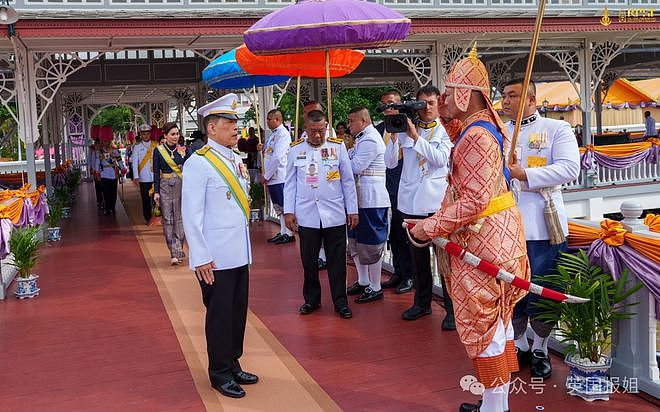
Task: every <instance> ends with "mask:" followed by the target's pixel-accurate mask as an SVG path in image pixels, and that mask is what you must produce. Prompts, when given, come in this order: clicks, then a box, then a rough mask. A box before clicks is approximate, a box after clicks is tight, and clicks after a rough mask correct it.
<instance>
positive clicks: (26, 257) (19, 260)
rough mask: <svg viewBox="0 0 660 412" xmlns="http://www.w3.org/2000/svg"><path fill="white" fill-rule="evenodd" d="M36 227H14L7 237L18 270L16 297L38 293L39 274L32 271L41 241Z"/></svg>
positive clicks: (29, 296)
mask: <svg viewBox="0 0 660 412" xmlns="http://www.w3.org/2000/svg"><path fill="white" fill-rule="evenodd" d="M38 231H39V228H38V227H34V226H27V227H19V228H15V229H14V231H13V232H12V234H11V238H10V239H9V250H10V252H11V253H12V255H13V262H12V263H10V265H12V266H14V267H15V268H16V270H17V271H18V277H17V278H16V292H15V294H16V297H17V298H19V299H25V298H33V297H35V296H37V295H39V285H38V283H37V281H38V279H39V276H38V275H35V274H33V273H32V269H33V268H34V265H36V264H37V259H38V257H39V247H41V245H42V244H43V241H42V240H41V239H40V238H39V237H38V236H37V232H38Z"/></svg>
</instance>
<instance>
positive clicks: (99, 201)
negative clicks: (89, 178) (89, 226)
mask: <svg viewBox="0 0 660 412" xmlns="http://www.w3.org/2000/svg"><path fill="white" fill-rule="evenodd" d="M94 190H95V191H96V205H97V206H99V207H103V208H105V206H104V204H105V202H104V201H103V185H102V184H101V181H100V180H94Z"/></svg>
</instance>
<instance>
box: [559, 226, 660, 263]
mask: <svg viewBox="0 0 660 412" xmlns="http://www.w3.org/2000/svg"><path fill="white" fill-rule="evenodd" d="M568 232H569V234H568V245H569V246H574V247H577V246H589V245H591V244H592V243H593V242H594V241H595V240H597V239H599V238H600V239H603V242H605V243H607V244H608V245H611V246H620V245H622V244H624V243H627V244H628V246H630V247H632V248H633V249H635V250H636V251H638V252H639V253H641V254H643V255H644V256H646V257H647V258H649V259H651V260H653V261H654V262H656V263H660V239H656V238H651V237H647V236H642V235H636V234H634V233H628V231H626V230H625V229H624V228H623V225H622V224H621V223H620V222H616V221H612V220H609V219H605V220H603V221H602V222H601V228H600V229H597V228H594V227H590V226H585V225H580V224H577V223H574V222H570V221H569V222H568Z"/></svg>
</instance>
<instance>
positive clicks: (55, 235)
mask: <svg viewBox="0 0 660 412" xmlns="http://www.w3.org/2000/svg"><path fill="white" fill-rule="evenodd" d="M61 238H62V237H61V236H60V227H59V226H57V227H49V228H48V241H49V242H59V241H60V239H61Z"/></svg>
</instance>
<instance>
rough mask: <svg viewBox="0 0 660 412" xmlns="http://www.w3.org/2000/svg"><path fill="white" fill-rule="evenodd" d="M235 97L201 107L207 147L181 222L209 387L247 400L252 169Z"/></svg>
mask: <svg viewBox="0 0 660 412" xmlns="http://www.w3.org/2000/svg"><path fill="white" fill-rule="evenodd" d="M237 100H238V98H237V96H236V95H235V94H233V93H230V94H226V95H224V96H222V97H221V98H219V99H217V100H215V101H214V102H212V103H209V104H207V105H206V106H204V107H201V108H200V109H198V110H197V112H198V113H199V115H200V116H202V117H203V118H204V127H205V128H206V131H207V135H208V143H207V145H206V146H204V147H202V148H201V149H199V150H197V151H196V152H195V153H194V154H192V155H191V156H190V158H188V160H187V161H186V166H185V167H184V168H183V188H182V213H183V227H184V230H185V232H186V238H187V239H188V246H189V256H190V257H189V259H190V269H192V270H193V271H195V276H196V277H197V280H198V281H199V285H200V287H201V289H202V301H203V303H204V306H205V307H206V326H205V332H206V350H207V352H208V361H209V365H208V372H209V380H210V381H211V386H212V387H213V388H214V389H216V390H217V391H219V392H220V393H221V394H223V395H225V396H229V397H232V398H242V397H243V396H245V391H244V390H243V388H242V387H241V385H247V384H254V383H257V381H258V380H259V378H258V377H257V376H256V375H254V374H252V373H249V372H245V371H243V369H242V368H241V365H240V363H239V358H240V357H241V356H242V355H243V338H244V336H245V323H246V319H247V308H248V283H249V282H248V280H249V267H250V266H249V265H250V263H251V262H252V252H251V250H250V229H249V226H248V222H249V216H250V206H249V204H248V200H247V194H248V184H249V181H248V179H249V174H248V170H247V167H245V165H244V164H243V161H242V160H241V157H240V156H239V155H238V153H236V152H234V151H233V150H232V147H234V145H236V143H237V141H238V128H237V126H236V123H237V120H238V116H237V114H236V105H237Z"/></svg>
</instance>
